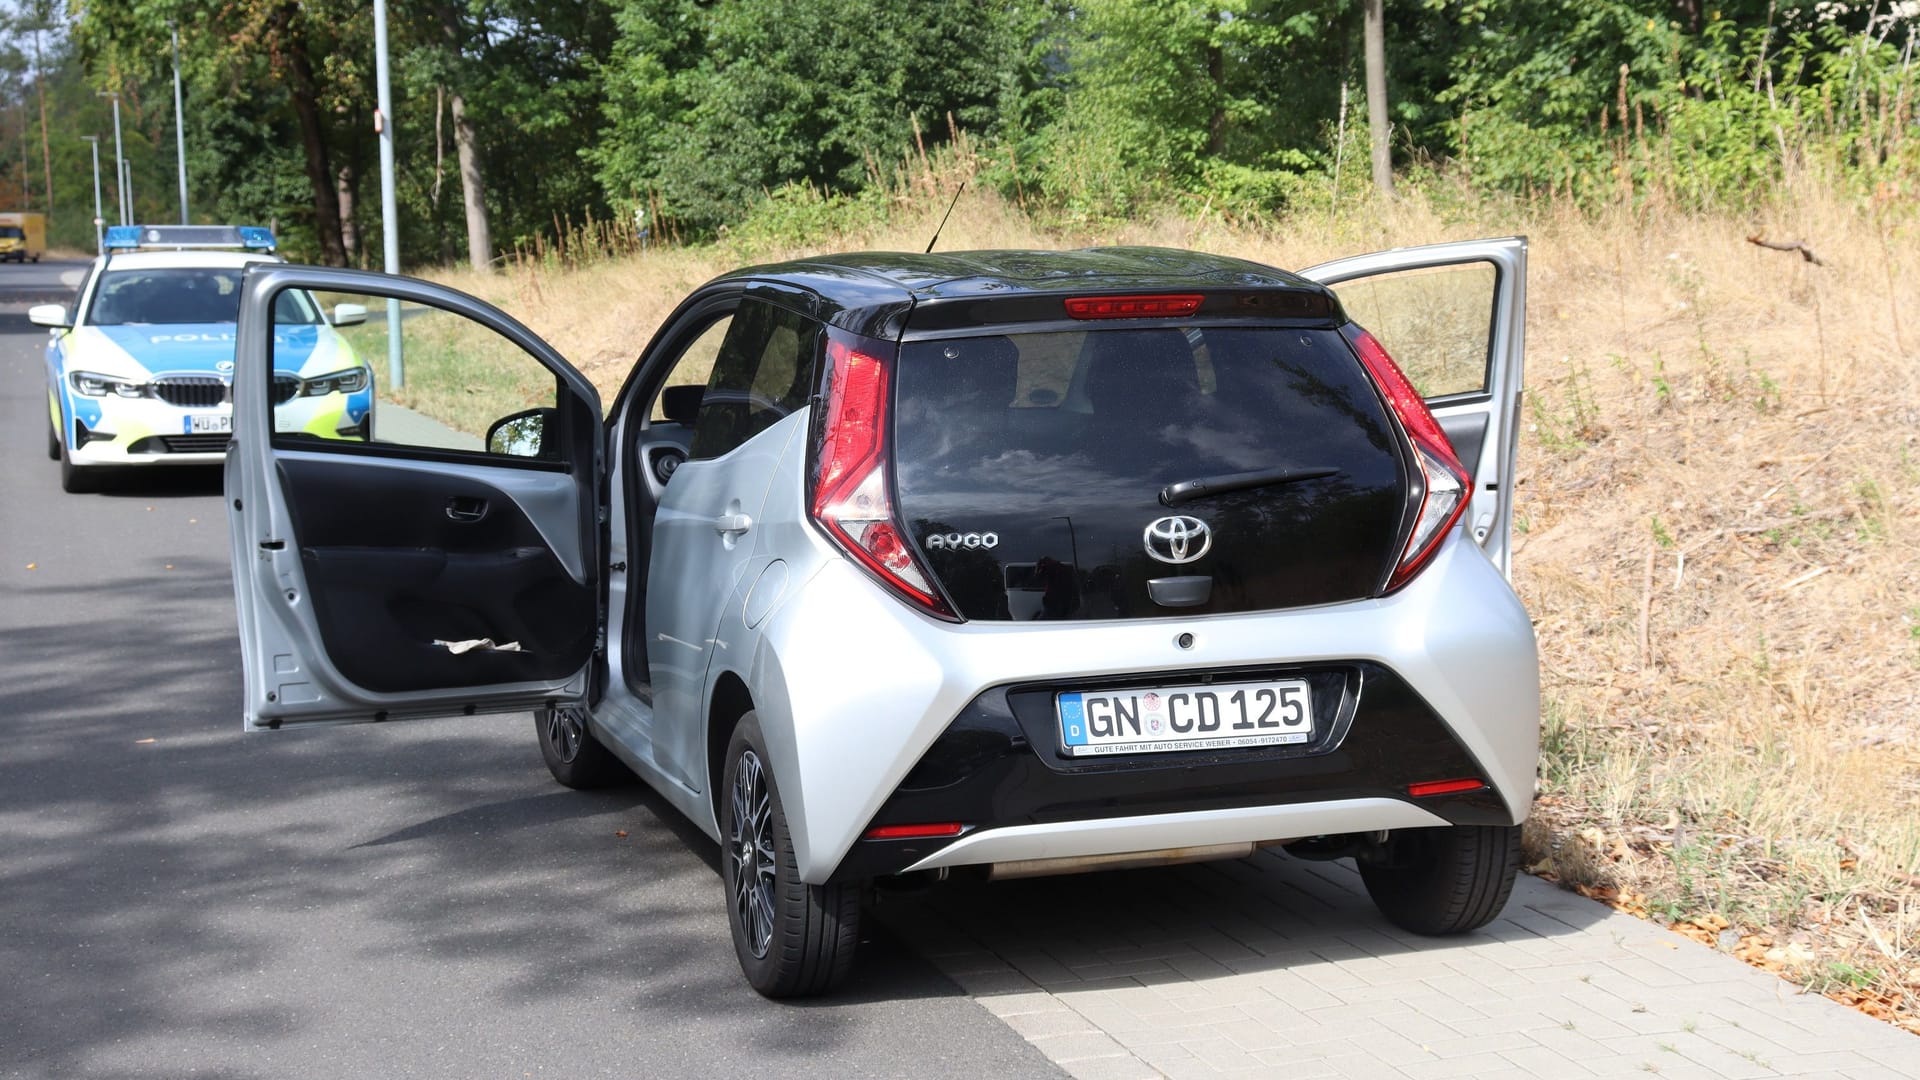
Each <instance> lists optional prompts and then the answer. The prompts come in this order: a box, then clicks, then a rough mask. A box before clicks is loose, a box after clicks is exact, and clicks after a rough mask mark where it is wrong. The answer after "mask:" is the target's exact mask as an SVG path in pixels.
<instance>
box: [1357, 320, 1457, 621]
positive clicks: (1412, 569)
mask: <svg viewBox="0 0 1920 1080" xmlns="http://www.w3.org/2000/svg"><path fill="white" fill-rule="evenodd" d="M1347 340H1349V341H1351V342H1352V343H1353V349H1354V351H1355V352H1356V353H1359V354H1360V363H1361V364H1362V365H1363V366H1364V367H1365V368H1366V369H1367V374H1368V375H1369V376H1371V377H1372V379H1373V384H1374V385H1375V386H1377V387H1379V388H1380V393H1381V394H1382V395H1383V396H1385V397H1386V399H1387V405H1388V406H1389V407H1390V408H1392V409H1393V415H1394V416H1395V417H1396V418H1398V419H1399V421H1400V426H1401V427H1402V428H1404V429H1405V430H1406V432H1407V438H1408V439H1410V440H1412V442H1413V461H1414V465H1415V466H1416V467H1417V468H1418V469H1419V470H1420V476H1419V480H1420V484H1419V487H1420V490H1419V494H1418V497H1419V500H1420V506H1419V509H1418V510H1417V511H1416V512H1415V514H1414V521H1413V534H1412V535H1411V536H1409V537H1407V546H1406V547H1405V548H1404V549H1403V550H1402V551H1401V552H1400V561H1399V562H1398V563H1396V564H1395V565H1394V568H1393V573H1392V574H1391V575H1389V576H1388V578H1387V587H1386V591H1387V592H1392V591H1393V590H1395V589H1398V588H1399V587H1400V586H1402V585H1405V584H1406V583H1407V582H1408V581H1410V580H1412V579H1413V576H1414V575H1415V574H1418V573H1419V572H1420V570H1421V569H1422V568H1423V567H1425V566H1426V565H1427V563H1428V562H1429V561H1430V560H1432V558H1433V553H1434V552H1436V551H1438V550H1440V541H1441V540H1443V539H1445V538H1446V535H1447V532H1448V530H1450V529H1452V528H1453V525H1454V522H1456V521H1459V520H1460V515H1461V514H1463V513H1465V512H1466V509H1467V500H1468V499H1469V498H1471V497H1472V495H1473V478H1472V477H1469V476H1468V475H1467V469H1466V466H1464V465H1462V464H1460V456H1459V455H1458V454H1456V453H1454V451H1453V443H1452V442H1451V441H1449V440H1448V438H1447V433H1446V432H1444V431H1442V430H1441V429H1440V422H1439V421H1438V420H1435V419H1434V418H1433V413H1432V412H1430V411H1429V410H1428V409H1427V403H1426V400H1425V399H1423V398H1422V397H1421V396H1420V392H1419V391H1418V390H1415V389H1414V388H1413V384H1412V383H1410V382H1408V381H1407V376H1406V374H1405V373H1404V372H1402V371H1401V370H1400V365H1398V364H1396V363H1394V362H1393V357H1391V356H1388V355H1387V350H1386V349H1384V348H1381V346H1380V342H1378V341H1376V340H1375V339H1374V336H1373V335H1372V334H1369V333H1367V332H1366V331H1365V330H1361V329H1359V328H1358V327H1351V326H1350V327H1349V328H1348V334H1347Z"/></svg>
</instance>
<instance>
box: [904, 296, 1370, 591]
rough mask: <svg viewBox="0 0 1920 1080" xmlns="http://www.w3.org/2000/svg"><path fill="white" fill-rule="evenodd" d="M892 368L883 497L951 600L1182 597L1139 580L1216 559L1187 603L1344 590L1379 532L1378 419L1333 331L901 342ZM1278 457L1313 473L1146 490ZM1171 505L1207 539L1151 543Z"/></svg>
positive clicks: (1353, 587) (1204, 566)
mask: <svg viewBox="0 0 1920 1080" xmlns="http://www.w3.org/2000/svg"><path fill="white" fill-rule="evenodd" d="M897 387H898V388H897V390H896V401H895V417H896V420H895V425H896V430H895V446H896V448H897V457H896V462H895V479H896V486H897V487H898V489H899V492H900V496H901V509H902V511H903V514H904V516H905V517H906V518H907V522H908V527H909V530H910V531H911V532H913V533H914V535H915V539H916V540H917V541H919V543H920V546H921V548H922V551H923V552H924V554H925V555H926V556H927V559H928V563H929V567H930V568H931V569H932V570H933V571H934V573H935V575H936V576H937V577H939V578H940V579H941V580H942V582H943V584H945V585H946V586H947V589H948V591H949V594H950V595H952V596H953V598H954V600H955V603H956V604H958V605H959V606H960V607H961V609H962V611H961V613H962V614H963V615H964V616H966V617H968V618H987V619H992V618H1000V619H1035V618H1114V617H1131V616H1142V615H1168V614H1178V613H1180V612H1178V611H1172V610H1167V608H1166V606H1165V605H1162V604H1159V603H1157V602H1156V601H1154V600H1153V599H1152V597H1151V596H1150V595H1149V592H1150V590H1149V588H1148V584H1149V581H1150V580H1151V579H1155V578H1165V577H1169V576H1178V575H1197V576H1205V577H1209V578H1211V579H1212V583H1211V586H1210V587H1209V592H1208V598H1207V600H1206V602H1205V603H1204V604H1202V605H1196V606H1197V607H1198V608H1199V609H1201V610H1213V611H1232V610H1256V609H1268V608H1276V607H1288V606H1296V605H1300V604H1307V603H1324V602H1330V601H1333V600H1342V599H1351V598H1354V597H1358V596H1364V595H1368V594H1369V593H1370V592H1371V591H1372V590H1373V589H1374V588H1375V587H1376V586H1377V584H1378V582H1379V580H1380V574H1381V572H1382V570H1383V568H1384V567H1385V565H1386V563H1385V560H1386V559H1388V558H1389V557H1390V554H1391V550H1392V548H1393V547H1394V541H1395V537H1396V533H1397V530H1398V528H1399V524H1400V515H1401V511H1402V507H1403V501H1404V492H1405V488H1404V480H1403V476H1402V472H1401V465H1400V459H1399V456H1398V449H1397V444H1396V442H1395V438H1396V437H1395V435H1394V433H1393V428H1392V426H1391V424H1390V422H1389V420H1388V419H1387V416H1386V413H1385V410H1384V407H1383V406H1382V405H1381V403H1380V400H1379V398H1378V396H1377V395H1376V394H1375V392H1374V391H1373V388H1372V385H1371V384H1370V383H1369V382H1368V381H1367V379H1366V376H1365V373H1364V372H1363V371H1362V370H1361V368H1360V366H1359V364H1358V362H1357V361H1356V360H1355V359H1354V356H1353V353H1352V351H1351V350H1350V349H1349V348H1348V346H1347V344H1346V342H1345V341H1344V340H1342V339H1341V337H1340V336H1339V333H1338V332H1337V331H1335V330H1330V329H1300V328H1282V327H1265V328H1261V327H1253V328H1249V327H1207V328H1199V327H1196V328H1191V329H1185V330H1177V329H1098V330H1087V331H1074V332H1068V333H1033V334H1011V335H993V336H985V337H970V338H956V339H951V340H943V341H921V342H909V343H907V344H906V345H905V346H903V348H902V350H901V355H900V365H899V374H898V379H897ZM1274 469H1294V470H1306V471H1311V470H1314V469H1322V470H1326V474H1325V475H1323V476H1320V477H1317V478H1309V479H1306V480H1302V481H1297V482H1294V481H1288V482H1283V483H1276V484H1272V485H1264V486H1259V487H1254V488H1250V489H1245V490H1240V491H1235V492H1232V493H1228V494H1219V495H1213V496H1209V497H1206V498H1202V499H1197V500H1194V501H1191V502H1185V503H1178V504H1177V505H1174V506H1171V507H1170V506H1167V505H1165V504H1163V503H1162V502H1161V501H1160V493H1161V491H1162V490H1163V489H1164V488H1166V487H1167V486H1168V485H1171V484H1176V483H1180V482H1183V481H1191V480H1201V479H1212V478H1219V477H1222V476H1227V475H1235V474H1244V473H1248V472H1256V471H1262V470H1274ZM1168 516H1184V517H1189V518H1192V519H1196V520H1198V521H1200V522H1202V523H1204V524H1205V525H1206V526H1207V532H1208V543H1209V549H1208V551H1207V553H1206V554H1205V556H1203V557H1194V558H1190V559H1182V561H1178V562H1168V561H1167V560H1166V559H1165V558H1162V557H1158V556H1169V555H1172V554H1174V553H1172V552H1170V551H1168V550H1165V546H1164V543H1163V544H1162V546H1161V548H1160V549H1158V556H1156V555H1154V554H1152V553H1150V551H1149V548H1152V547H1153V543H1152V542H1151V538H1149V537H1148V536H1147V535H1146V534H1147V531H1148V530H1149V529H1150V528H1151V527H1152V526H1153V523H1154V522H1156V521H1159V520H1161V519H1163V518H1166V517H1168ZM1191 550H1198V541H1197V540H1196V541H1195V542H1194V544H1193V545H1191ZM1189 553H1190V552H1189ZM1163 595H1164V594H1163Z"/></svg>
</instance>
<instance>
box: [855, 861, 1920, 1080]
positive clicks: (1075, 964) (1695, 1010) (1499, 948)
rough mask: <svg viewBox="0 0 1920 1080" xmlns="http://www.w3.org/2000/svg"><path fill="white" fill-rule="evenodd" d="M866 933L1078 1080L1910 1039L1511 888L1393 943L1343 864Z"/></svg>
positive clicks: (1703, 1070) (1860, 1071) (1052, 899)
mask: <svg viewBox="0 0 1920 1080" xmlns="http://www.w3.org/2000/svg"><path fill="white" fill-rule="evenodd" d="M881 917H882V918H883V919H884V920H885V921H886V922H887V923H888V925H890V926H892V927H893V928H894V929H895V932H896V933H898V934H900V935H901V936H902V937H904V938H906V939H907V940H909V941H910V942H911V943H912V944H913V945H914V946H915V947H916V948H917V949H919V950H920V951H921V952H922V953H923V954H924V955H926V956H929V957H931V958H932V959H933V960H934V962H935V963H937V964H938V965H940V967H941V968H942V969H943V970H944V971H945V972H946V973H947V974H948V975H949V976H950V977H951V978H953V979H954V980H955V981H956V982H958V983H959V984H960V986H961V987H963V988H964V989H965V990H967V991H968V992H969V993H971V994H973V995H974V996H975V997H976V998H978V999H979V1001H980V1003H981V1004H982V1005H984V1006H985V1007H986V1008H987V1009H989V1010H991V1011H992V1012H993V1013H995V1014H996V1015H998V1016H1000V1017H1002V1018H1003V1019H1005V1020H1006V1022H1007V1023H1008V1024H1010V1025H1012V1026H1013V1027H1014V1028H1015V1029H1016V1030H1018V1031H1019V1032H1020V1033H1021V1034H1023V1035H1025V1036H1026V1037H1027V1038H1028V1040H1030V1041H1031V1042H1032V1043H1033V1044H1034V1045H1035V1046H1037V1047H1039V1048H1040V1049H1041V1050H1042V1051H1044V1052H1045V1053H1046V1054H1047V1055H1048V1056H1049V1057H1050V1058H1052V1059H1053V1060H1054V1061H1056V1062H1058V1063H1059V1064H1060V1065H1061V1066H1062V1067H1064V1068H1065V1069H1066V1071H1067V1072H1069V1073H1071V1074H1072V1075H1074V1076H1076V1077H1082V1078H1085V1080H1109V1078H1111V1080H1133V1078H1147V1077H1158V1076H1166V1077H1170V1078H1173V1080H1185V1078H1189V1077H1208V1078H1210V1077H1220V1076H1284V1077H1286V1078H1288V1080H1306V1078H1308V1077H1319V1076H1327V1077H1385V1078H1409V1080H1428V1078H1437V1077H1453V1076H1460V1077H1474V1078H1476V1080H1495V1078H1507V1077H1512V1078H1521V1077H1527V1078H1534V1077H1546V1078H1560V1077H1612V1076H1658V1077H1663V1078H1666V1080H1679V1078H1694V1077H1715V1078H1745V1077H1771V1076H1798V1077H1829V1078H1837V1077H1844V1078H1848V1080H1869V1078H1872V1080H1890V1078H1920V1038H1915V1037H1914V1036H1912V1035H1908V1034H1906V1033H1904V1032H1901V1031H1899V1030H1897V1029H1894V1028H1892V1027H1889V1026H1887V1025H1884V1024H1881V1023H1878V1022H1876V1021H1873V1020H1871V1019H1868V1018H1867V1017H1865V1016H1862V1015H1860V1014H1858V1013H1855V1012H1853V1011H1852V1010H1849V1009H1846V1008H1844V1007H1842V1006H1840V1005H1837V1004H1835V1003H1833V1002H1831V1001H1828V1000H1827V999H1825V998H1822V997H1818V996H1814V995H1808V994H1800V993H1798V992H1796V990H1795V988H1794V987H1793V986H1791V985H1789V984H1788V983H1785V982H1782V981H1781V980H1779V979H1777V978H1775V977H1774V976H1772V975H1769V974H1767V973H1765V972H1762V971H1757V970H1755V969H1753V968H1750V967H1748V966H1746V965H1745V964H1742V963H1741V962H1739V961H1738V960H1735V959H1733V958H1732V957H1730V956H1726V955H1723V954H1720V953H1716V952H1714V951H1713V950H1712V949H1709V948H1708V947H1706V946H1704V945H1699V944H1696V943H1695V942H1692V941H1689V940H1687V939H1685V938H1682V937H1680V936H1679V935H1678V934H1673V933H1670V932H1668V931H1666V930H1664V929H1662V928H1660V927H1656V926H1653V925H1651V924H1649V923H1645V922H1641V921H1640V920H1638V919H1634V918H1631V917H1629V916H1626V915H1620V914H1617V913H1615V912H1613V911H1611V910H1609V909H1607V908H1605V907H1603V906H1601V905H1599V904H1596V903H1594V902H1592V901H1589V900H1585V899H1582V898H1581V897H1578V896H1575V895H1573V894H1570V893H1567V892H1564V891H1561V890H1559V889H1557V888H1554V887H1553V886H1550V885H1547V884H1545V883H1544V882H1541V881H1539V880H1536V879H1534V878H1531V877H1525V876H1523V877H1522V878H1521V879H1520V882H1519V884H1518V886H1517V887H1516V888H1515V890H1514V896H1513V900H1512V901H1511V902H1509V904H1508V906H1507V909H1506V911H1505V913H1504V914H1503V915H1502V916H1501V917H1500V919H1498V920H1497V921H1496V922H1494V923H1493V924H1492V925H1491V926H1489V927H1488V928H1486V929H1485V930H1482V931H1480V932H1479V933H1477V934H1474V935H1470V936H1467V937H1464V938H1452V939H1440V940H1435V939H1427V938H1420V937H1416V936H1413V935H1408V934H1403V933H1401V932H1400V931H1399V930H1397V929H1395V928H1393V927H1392V926H1390V925H1389V924H1387V923H1386V922H1385V920H1383V919H1382V918H1380V916H1379V915H1378V914H1377V913H1376V912H1375V910H1374V908H1373V905H1372V903H1371V902H1370V901H1369V900H1368V899H1367V898H1366V894H1365V893H1364V891H1362V889H1361V886H1360V879H1359V875H1358V874H1356V873H1355V872H1354V871H1353V869H1352V867H1351V865H1350V864H1348V863H1309V862H1303V861H1300V860H1296V859H1292V858H1289V857H1287V856H1284V855H1281V854H1278V853H1274V852H1263V853H1261V854H1259V855H1257V856H1255V857H1254V858H1252V859H1248V860H1242V861H1239V862H1227V863H1211V864H1205V865H1199V866H1187V867H1171V868H1165V869H1159V870H1143V871H1132V872H1121V873H1108V874H1100V875H1087V876H1081V877H1071V878H1051V879H1039V880H1032V881H1013V882H1005V883H1001V884H997V885H961V886H954V887H952V888H948V889H937V890H933V891H930V892H927V893H924V894H918V895H914V896H909V897H906V898H902V899H899V900H893V899H889V900H888V901H887V902H886V903H884V904H883V905H882V907H881Z"/></svg>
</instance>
